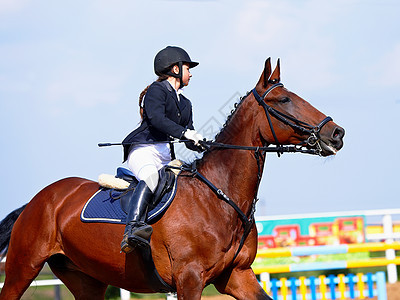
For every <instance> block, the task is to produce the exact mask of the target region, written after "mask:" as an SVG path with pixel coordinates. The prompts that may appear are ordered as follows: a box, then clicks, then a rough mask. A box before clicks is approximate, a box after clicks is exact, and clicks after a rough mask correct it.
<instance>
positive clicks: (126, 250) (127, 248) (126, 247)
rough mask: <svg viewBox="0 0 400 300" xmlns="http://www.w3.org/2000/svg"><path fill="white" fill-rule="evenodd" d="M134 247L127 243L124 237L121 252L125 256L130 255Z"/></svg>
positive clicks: (126, 237) (126, 238)
mask: <svg viewBox="0 0 400 300" xmlns="http://www.w3.org/2000/svg"><path fill="white" fill-rule="evenodd" d="M135 247H136V246H132V245H130V244H129V243H128V236H124V239H123V240H122V242H121V252H124V253H125V254H128V253H131V252H132V251H133V250H134V249H135Z"/></svg>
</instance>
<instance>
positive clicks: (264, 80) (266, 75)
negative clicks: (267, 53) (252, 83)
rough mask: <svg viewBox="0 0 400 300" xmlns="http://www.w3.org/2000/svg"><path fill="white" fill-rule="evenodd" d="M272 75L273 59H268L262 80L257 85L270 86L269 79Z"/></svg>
mask: <svg viewBox="0 0 400 300" xmlns="http://www.w3.org/2000/svg"><path fill="white" fill-rule="evenodd" d="M270 75H271V57H268V58H267V59H266V60H265V65H264V71H263V72H262V74H261V77H260V79H259V80H258V83H257V85H260V84H262V87H264V88H265V87H266V86H267V84H268V78H269V76H270Z"/></svg>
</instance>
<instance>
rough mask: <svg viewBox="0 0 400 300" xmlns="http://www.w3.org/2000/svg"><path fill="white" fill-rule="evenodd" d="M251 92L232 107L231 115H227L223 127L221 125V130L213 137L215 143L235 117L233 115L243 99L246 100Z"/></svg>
mask: <svg viewBox="0 0 400 300" xmlns="http://www.w3.org/2000/svg"><path fill="white" fill-rule="evenodd" d="M250 93H251V92H247V93H246V95H244V96H241V97H240V98H239V102H236V103H235V104H234V105H233V109H232V110H231V113H230V114H229V115H228V117H227V118H226V121H225V123H224V125H222V128H221V130H220V131H219V132H218V133H217V134H216V135H215V137H214V141H217V139H218V138H219V137H220V136H221V134H223V133H224V132H225V130H226V127H227V126H228V124H229V123H230V121H231V119H232V117H233V116H234V115H235V113H236V112H237V110H238V109H239V107H240V106H241V104H242V103H243V101H244V99H246V98H247V96H248V95H249V94H250Z"/></svg>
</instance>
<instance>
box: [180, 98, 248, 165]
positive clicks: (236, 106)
mask: <svg viewBox="0 0 400 300" xmlns="http://www.w3.org/2000/svg"><path fill="white" fill-rule="evenodd" d="M250 93H251V92H247V93H246V95H244V96H241V97H239V101H238V102H235V104H234V105H233V109H232V110H231V113H230V114H229V115H228V116H227V118H226V120H225V123H224V125H222V128H221V129H220V131H219V132H218V133H217V134H216V135H215V137H214V141H216V142H217V141H219V139H221V137H223V134H224V133H225V132H226V130H227V127H228V125H229V124H230V122H231V120H232V117H233V116H234V115H235V113H236V112H237V111H238V109H239V108H240V106H241V105H242V103H243V102H244V100H245V99H246V98H247V96H248V95H249V94H250ZM216 149H218V148H216ZM216 149H212V150H207V151H206V152H204V154H203V156H202V157H201V158H197V159H194V160H193V161H190V162H188V163H187V164H189V165H195V166H200V165H202V164H203V163H204V162H205V161H206V160H207V159H206V158H207V155H208V154H209V153H211V152H212V151H214V150H216Z"/></svg>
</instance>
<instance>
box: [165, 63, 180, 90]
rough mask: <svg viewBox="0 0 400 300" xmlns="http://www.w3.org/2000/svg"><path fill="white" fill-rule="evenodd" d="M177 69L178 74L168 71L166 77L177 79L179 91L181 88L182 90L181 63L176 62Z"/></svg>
mask: <svg viewBox="0 0 400 300" xmlns="http://www.w3.org/2000/svg"><path fill="white" fill-rule="evenodd" d="M178 68H179V73H178V74H175V73H174V72H172V71H168V72H167V75H170V76H172V77H175V78H177V79H179V88H180V89H181V88H183V86H184V85H183V80H182V75H183V63H182V62H181V61H180V62H178Z"/></svg>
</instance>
